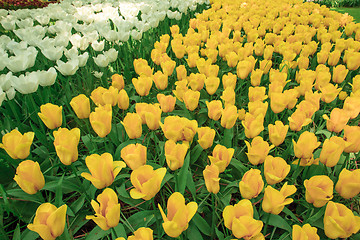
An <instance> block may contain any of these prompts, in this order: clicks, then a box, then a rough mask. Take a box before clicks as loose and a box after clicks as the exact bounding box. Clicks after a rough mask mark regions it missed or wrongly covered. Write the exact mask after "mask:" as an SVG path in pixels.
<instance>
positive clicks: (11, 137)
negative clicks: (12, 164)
mask: <svg viewBox="0 0 360 240" xmlns="http://www.w3.org/2000/svg"><path fill="white" fill-rule="evenodd" d="M34 135H35V134H34V133H33V132H27V133H24V135H22V134H21V133H20V132H19V131H18V130H17V129H14V130H12V131H11V132H9V133H7V134H5V135H4V136H3V137H2V143H0V148H3V149H4V150H5V151H6V152H7V154H9V156H10V157H11V158H12V159H25V158H27V157H28V156H29V154H30V147H31V144H32V141H33V139H34Z"/></svg>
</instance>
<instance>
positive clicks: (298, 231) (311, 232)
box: [292, 223, 320, 240]
mask: <svg viewBox="0 0 360 240" xmlns="http://www.w3.org/2000/svg"><path fill="white" fill-rule="evenodd" d="M292 239H293V240H308V239H311V240H320V237H319V235H318V234H317V228H316V227H312V226H311V225H310V224H308V223H307V224H305V225H304V226H302V227H300V226H299V225H296V224H295V225H293V227H292Z"/></svg>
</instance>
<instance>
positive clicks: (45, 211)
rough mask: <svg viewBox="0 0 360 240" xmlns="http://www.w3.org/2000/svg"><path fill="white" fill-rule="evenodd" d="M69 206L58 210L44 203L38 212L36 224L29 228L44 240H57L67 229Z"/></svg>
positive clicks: (63, 206)
mask: <svg viewBox="0 0 360 240" xmlns="http://www.w3.org/2000/svg"><path fill="white" fill-rule="evenodd" d="M66 210H67V206H66V205H65V204H64V205H62V206H61V207H59V208H57V207H55V206H54V205H52V204H51V203H43V204H41V205H40V206H39V207H38V209H37V210H36V213H35V217H34V223H30V224H29V225H28V226H27V227H28V228H29V229H30V230H31V231H34V232H37V233H38V234H39V235H40V237H41V238H42V239H46V240H47V239H49V240H55V238H57V237H58V236H60V235H61V234H63V232H64V229H65V220H66Z"/></svg>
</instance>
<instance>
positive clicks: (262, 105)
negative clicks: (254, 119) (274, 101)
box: [244, 100, 269, 119]
mask: <svg viewBox="0 0 360 240" xmlns="http://www.w3.org/2000/svg"><path fill="white" fill-rule="evenodd" d="M268 106H269V103H268V102H262V101H260V100H257V101H255V102H249V103H248V111H249V114H251V115H254V116H258V115H260V114H262V115H263V116H265V115H266V112H267V109H268ZM244 119H245V118H244Z"/></svg>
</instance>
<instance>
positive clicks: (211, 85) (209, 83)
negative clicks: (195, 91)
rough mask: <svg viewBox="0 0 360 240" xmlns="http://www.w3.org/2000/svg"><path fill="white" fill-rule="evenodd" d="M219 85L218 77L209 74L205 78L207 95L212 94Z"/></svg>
mask: <svg viewBox="0 0 360 240" xmlns="http://www.w3.org/2000/svg"><path fill="white" fill-rule="evenodd" d="M219 85H220V78H218V77H215V76H210V77H207V78H206V79H205V87H206V91H207V93H208V94H209V95H213V94H214V93H215V92H216V90H217V89H218V87H219Z"/></svg>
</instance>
